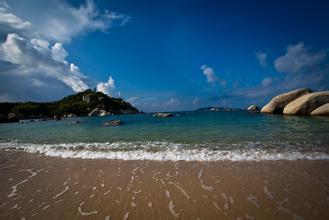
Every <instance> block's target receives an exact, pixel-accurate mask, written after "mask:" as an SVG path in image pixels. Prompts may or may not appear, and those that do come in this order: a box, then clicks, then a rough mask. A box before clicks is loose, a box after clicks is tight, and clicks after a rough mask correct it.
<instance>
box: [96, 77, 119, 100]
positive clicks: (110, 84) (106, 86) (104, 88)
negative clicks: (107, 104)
mask: <svg viewBox="0 0 329 220" xmlns="http://www.w3.org/2000/svg"><path fill="white" fill-rule="evenodd" d="M96 89H97V91H98V92H102V93H104V94H106V95H109V96H111V95H113V94H112V93H113V90H114V89H115V84H114V79H113V78H112V76H110V77H109V80H108V81H107V82H100V83H98V84H97V87H96Z"/></svg>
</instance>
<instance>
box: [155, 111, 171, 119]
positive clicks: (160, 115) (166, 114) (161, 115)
mask: <svg viewBox="0 0 329 220" xmlns="http://www.w3.org/2000/svg"><path fill="white" fill-rule="evenodd" d="M173 116H174V115H173V114H171V113H161V112H158V113H155V114H153V117H157V118H168V117H173Z"/></svg>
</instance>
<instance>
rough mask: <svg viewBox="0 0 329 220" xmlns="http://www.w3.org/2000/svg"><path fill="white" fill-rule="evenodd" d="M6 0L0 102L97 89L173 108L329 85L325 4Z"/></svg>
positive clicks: (249, 100)
mask: <svg viewBox="0 0 329 220" xmlns="http://www.w3.org/2000/svg"><path fill="white" fill-rule="evenodd" d="M0 2H1V4H0V40H1V49H0V64H1V65H0V66H1V67H0V101H26V100H34V101H49V100H56V99H59V98H61V97H63V96H64V95H67V94H71V93H74V92H77V91H81V90H83V89H86V88H97V90H99V91H102V92H104V93H108V94H109V95H111V96H120V97H122V98H124V99H126V100H128V101H130V102H132V103H133V104H134V105H135V106H136V107H138V108H139V109H142V110H144V111H167V110H186V109H195V108H198V107H202V106H224V107H246V106H247V105H249V104H258V105H263V104H264V103H265V102H266V101H268V100H269V99H270V98H271V97H272V96H273V95H276V94H278V93H280V92H284V91H289V90H292V89H296V88H300V87H310V88H311V89H313V90H326V89H329V62H328V48H329V40H328V39H329V28H328V27H329V14H328V13H327V12H328V11H329V4H328V3H326V2H325V1H289V3H287V2H286V1H266V2H265V1H183V0H181V1H133V0H131V1H124V0H111V1H99V0H98V1H96V0H95V1H59V0H50V1H41V0H31V1H29V2H28V3H27V2H22V1H19V0H11V1H7V2H5V1H0ZM110 76H111V78H110V80H109V77H110Z"/></svg>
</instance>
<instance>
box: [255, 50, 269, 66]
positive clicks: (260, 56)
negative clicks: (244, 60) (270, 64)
mask: <svg viewBox="0 0 329 220" xmlns="http://www.w3.org/2000/svg"><path fill="white" fill-rule="evenodd" d="M256 58H257V60H258V62H259V64H260V65H261V66H264V67H265V66H267V53H265V52H262V51H258V52H257V53H256Z"/></svg>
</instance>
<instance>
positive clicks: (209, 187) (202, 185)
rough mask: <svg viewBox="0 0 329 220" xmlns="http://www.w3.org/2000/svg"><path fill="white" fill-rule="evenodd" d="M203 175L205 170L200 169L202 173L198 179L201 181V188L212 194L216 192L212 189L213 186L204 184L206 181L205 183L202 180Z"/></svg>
mask: <svg viewBox="0 0 329 220" xmlns="http://www.w3.org/2000/svg"><path fill="white" fill-rule="evenodd" d="M202 174H203V169H200V172H199V174H198V179H199V181H200V184H201V188H202V189H204V190H207V191H210V192H212V191H214V187H212V186H207V185H205V184H204V181H203V179H202V178H201V177H202Z"/></svg>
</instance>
